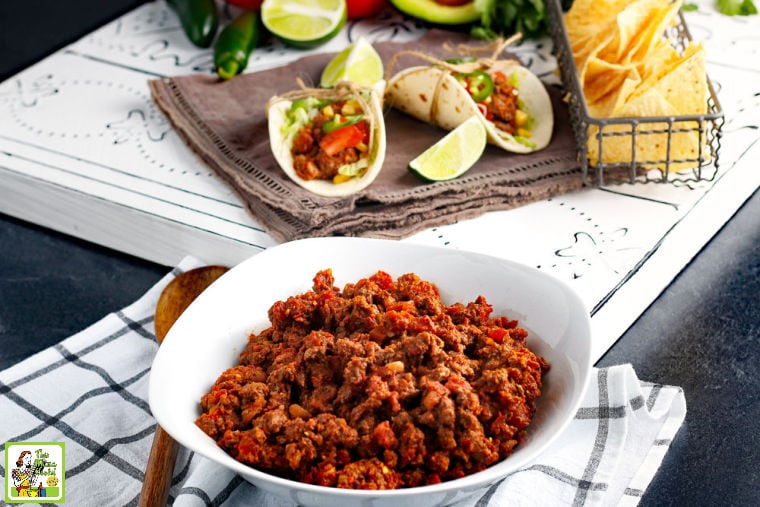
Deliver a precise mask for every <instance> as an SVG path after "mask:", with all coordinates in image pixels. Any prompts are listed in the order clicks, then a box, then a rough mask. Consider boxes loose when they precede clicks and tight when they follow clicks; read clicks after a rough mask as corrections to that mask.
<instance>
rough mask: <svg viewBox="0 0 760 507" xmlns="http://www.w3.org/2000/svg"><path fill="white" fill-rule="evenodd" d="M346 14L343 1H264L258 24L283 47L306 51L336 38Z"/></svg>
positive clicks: (343, 23)
mask: <svg viewBox="0 0 760 507" xmlns="http://www.w3.org/2000/svg"><path fill="white" fill-rule="evenodd" d="M346 12H347V9H346V1H345V0H264V3H262V4H261V21H262V23H263V24H264V26H265V27H266V29H267V30H269V32H270V33H271V34H272V35H274V36H275V37H277V38H278V39H279V40H281V41H282V42H283V44H287V45H289V46H293V47H297V48H301V49H309V48H314V47H317V46H319V45H321V44H324V43H325V42H327V41H328V40H330V39H332V38H333V37H335V36H336V35H337V34H338V32H340V29H341V28H343V25H345V24H346V15H347V14H346Z"/></svg>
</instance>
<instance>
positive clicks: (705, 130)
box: [546, 0, 724, 186]
mask: <svg viewBox="0 0 760 507" xmlns="http://www.w3.org/2000/svg"><path fill="white" fill-rule="evenodd" d="M546 3H547V9H548V13H549V21H550V27H551V36H552V40H553V43H554V53H555V56H556V57H557V66H558V67H559V71H560V75H561V78H562V83H563V85H564V88H565V90H566V93H567V95H566V101H567V104H568V108H569V113H570V121H571V123H572V128H573V132H574V134H575V139H576V142H577V144H578V152H579V159H580V160H579V162H580V164H581V170H582V174H583V183H584V184H587V185H588V184H591V185H598V186H603V185H606V184H609V183H625V182H630V183H636V182H663V183H664V182H671V183H689V182H696V181H702V180H707V181H710V180H713V179H714V178H715V176H716V174H717V172H718V152H719V150H720V140H721V129H722V127H723V122H724V120H723V112H722V110H721V107H720V104H719V102H718V98H717V96H716V94H715V90H714V89H713V86H712V84H711V83H710V80H709V78H708V79H707V89H708V97H707V98H706V100H707V113H706V114H700V115H684V116H646V117H635V118H634V117H615V118H595V117H592V116H591V115H590V114H589V108H588V104H587V102H586V98H585V96H584V94H583V88H582V87H581V82H580V78H579V76H578V72H577V69H576V66H575V61H574V59H573V53H572V50H571V46H570V40H569V38H568V35H567V30H566V27H565V22H564V16H563V14H564V13H563V10H562V5H561V3H560V0H547V2H546ZM666 36H667V37H668V38H669V39H670V41H671V42H672V44H673V46H674V47H675V49H676V51H677V52H678V53H679V54H682V53H683V50H684V49H685V48H686V46H687V45H688V44H689V42H690V41H691V35H690V34H689V31H688V29H687V27H686V22H685V20H684V18H683V13H679V15H678V17H677V23H676V24H675V25H674V26H672V27H671V28H669V29H668V31H667V33H666ZM684 139H689V140H690V141H691V142H694V139H698V148H697V150H695V153H694V155H693V156H686V157H683V156H682V158H676V157H675V156H674V152H675V151H676V150H674V149H673V147H674V144H675V143H678V142H684ZM613 143H614V145H615V147H616V148H620V147H621V146H622V149H623V151H624V152H627V151H628V147H629V146H630V157H627V156H626V157H606V156H605V151H604V150H605V147H607V148H610V147H611V146H612V145H613ZM646 143H657V146H658V149H657V150H645V149H642V147H644V146H646ZM660 144H664V146H665V148H664V150H662V149H659V145H660ZM637 147H638V149H637ZM617 151H620V150H619V149H618V150H617ZM647 151H650V152H651V151H654V152H655V153H656V154H657V155H659V156H650V157H647V153H646V152H647ZM663 153H664V156H662V154H663ZM616 158H618V159H619V160H616ZM620 160H622V161H620Z"/></svg>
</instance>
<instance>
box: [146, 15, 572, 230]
mask: <svg viewBox="0 0 760 507" xmlns="http://www.w3.org/2000/svg"><path fill="white" fill-rule="evenodd" d="M444 42H450V43H451V44H457V43H461V42H468V39H467V37H466V36H464V35H462V34H457V33H454V32H447V31H445V30H430V31H429V32H427V33H426V34H425V35H424V36H423V37H422V38H421V39H419V40H417V41H414V42H407V43H399V42H379V43H375V44H373V45H374V47H375V49H377V51H378V53H379V54H380V56H381V58H382V59H383V62H384V63H385V64H386V65H387V64H388V63H389V62H390V61H391V59H392V57H393V55H395V54H396V53H397V52H399V51H401V50H407V49H414V50H416V51H421V52H424V53H427V54H429V55H431V56H436V57H441V58H446V57H451V56H454V55H452V54H451V53H448V52H447V51H446V50H444V49H443V48H442V45H443V43H444ZM332 56H333V55H332V54H318V55H310V56H307V57H303V58H301V59H299V60H297V61H295V62H293V63H290V64H288V65H285V66H283V67H278V68H274V69H271V70H266V71H261V72H256V73H250V74H243V75H240V76H237V77H235V78H234V79H231V80H229V81H220V80H219V79H217V78H216V76H211V75H205V74H193V75H188V76H181V77H174V78H164V79H160V80H153V81H150V83H149V84H150V88H151V91H152V93H153V98H154V100H155V101H156V103H157V104H158V105H159V107H160V108H161V109H162V110H163V111H164V112H165V113H166V114H167V116H168V117H169V119H170V121H171V122H172V124H173V125H174V127H175V129H176V130H177V131H178V132H179V134H180V135H181V136H182V137H183V138H184V140H185V141H186V142H187V144H188V145H189V146H190V147H191V148H192V149H193V150H194V151H195V152H196V153H197V154H198V155H199V156H200V157H201V158H202V159H203V160H204V161H205V162H206V163H207V164H208V165H209V166H210V167H211V168H212V169H213V170H214V171H215V172H216V173H217V174H218V175H219V176H220V177H222V178H223V179H224V180H225V181H227V182H228V183H229V184H230V185H231V186H232V188H234V189H235V190H236V191H237V193H238V194H239V195H240V196H241V197H242V198H243V200H244V202H245V203H246V205H247V206H248V208H249V209H250V211H251V213H252V214H253V215H254V216H255V218H256V219H257V220H258V221H259V222H260V223H261V225H262V226H263V227H264V228H265V229H266V230H267V232H268V233H269V234H270V235H272V236H273V237H274V238H275V239H277V240H279V241H289V240H294V239H299V238H306V237H313V236H336V235H345V236H372V237H383V238H395V239H398V238H403V237H405V236H408V235H410V234H412V233H414V232H417V231H420V230H422V229H425V228H428V227H433V226H437V225H444V224H450V223H454V222H457V221H459V220H461V219H465V218H472V217H475V216H478V215H481V214H483V213H485V212H487V211H492V210H503V209H509V208H514V207H516V206H520V205H523V204H526V203H529V202H533V201H537V200H541V199H545V198H548V197H551V196H553V195H557V194H561V193H565V192H568V191H572V190H576V189H579V188H580V187H581V173H580V169H579V167H578V163H577V161H576V154H577V151H576V144H575V140H574V138H573V133H572V130H571V126H570V122H569V119H568V113H567V107H566V106H565V105H564V104H563V103H562V100H561V94H560V92H559V90H555V89H552V88H550V89H549V93H550V96H551V97H552V101H553V105H554V125H555V126H554V134H553V138H552V142H551V143H550V144H549V146H548V147H546V148H545V149H543V150H540V151H538V152H536V153H531V154H527V155H518V154H512V153H508V152H505V151H503V150H500V149H498V148H495V147H493V146H490V145H489V146H488V147H487V148H486V151H485V153H484V154H483V156H482V157H481V159H480V160H479V161H478V162H477V164H476V165H475V166H474V167H473V168H472V169H470V170H469V171H468V172H466V173H465V174H464V175H463V176H461V177H459V178H457V179H455V180H451V181H446V182H436V183H426V182H424V181H422V180H421V179H419V178H418V177H417V176H415V175H414V174H412V173H411V172H409V171H408V170H407V164H408V163H409V162H410V161H411V160H412V159H414V158H415V157H416V156H417V155H419V154H420V153H422V152H423V151H425V149H427V148H428V147H430V146H431V145H433V144H434V143H435V142H436V141H438V140H439V139H440V138H441V137H443V136H444V135H445V134H446V132H445V131H443V130H441V129H439V128H437V127H434V126H431V125H428V124H425V123H422V122H420V121H418V120H416V119H414V118H411V117H409V116H406V115H405V114H403V113H401V112H399V111H397V110H395V109H392V108H390V107H388V104H386V107H385V128H386V139H387V150H386V155H385V162H384V164H383V169H382V171H381V172H380V174H379V175H378V177H377V179H376V180H375V181H374V182H373V183H372V184H371V185H370V186H368V187H367V188H366V189H364V190H362V191H360V192H358V193H356V194H353V195H350V196H347V197H341V198H330V197H322V196H319V195H316V194H313V193H311V192H309V191H307V190H306V189H304V188H302V187H300V186H299V185H297V184H296V183H294V182H293V181H291V180H290V179H289V178H288V177H287V175H286V174H285V173H284V172H283V171H282V169H280V167H279V166H278V165H277V162H276V161H275V159H274V156H273V155H272V152H271V149H270V146H269V134H268V129H267V120H266V113H265V105H266V102H267V100H269V99H270V98H271V97H272V96H274V95H277V94H281V93H283V92H286V91H289V90H293V89H296V88H298V85H297V83H296V78H299V77H300V78H301V79H303V81H304V82H305V83H306V84H307V85H314V84H315V83H319V78H320V75H321V72H322V69H323V68H324V66H325V65H326V64H327V62H328V61H329V60H330V58H331V57H332ZM425 64H426V62H424V61H422V60H421V59H419V58H414V57H409V56H404V57H402V58H399V59H398V60H397V61H396V63H394V65H393V69H392V72H393V73H395V72H398V71H399V70H402V69H403V68H406V67H409V66H413V65H425Z"/></svg>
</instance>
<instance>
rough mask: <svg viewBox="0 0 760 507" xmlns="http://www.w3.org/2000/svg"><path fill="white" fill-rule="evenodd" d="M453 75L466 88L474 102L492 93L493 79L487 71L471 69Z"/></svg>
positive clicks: (480, 100)
mask: <svg viewBox="0 0 760 507" xmlns="http://www.w3.org/2000/svg"><path fill="white" fill-rule="evenodd" d="M455 77H456V78H457V80H458V81H459V82H460V83H461V84H462V86H464V87H465V88H466V89H467V91H468V92H469V93H470V95H471V96H472V100H474V101H475V102H482V101H484V100H486V99H487V98H488V97H490V96H491V94H492V93H493V80H492V79H491V76H489V75H488V73H487V72H484V71H482V70H473V71H472V72H468V73H467V74H457V75H456V76H455Z"/></svg>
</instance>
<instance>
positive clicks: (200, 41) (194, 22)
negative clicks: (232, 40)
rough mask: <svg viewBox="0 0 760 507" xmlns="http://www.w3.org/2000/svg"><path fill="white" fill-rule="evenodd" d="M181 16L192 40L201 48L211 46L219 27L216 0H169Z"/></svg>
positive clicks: (187, 33) (186, 32)
mask: <svg viewBox="0 0 760 507" xmlns="http://www.w3.org/2000/svg"><path fill="white" fill-rule="evenodd" d="M167 3H168V4H169V5H170V6H172V7H173V8H174V10H175V11H176V12H177V16H179V21H180V23H181V24H182V29H183V30H184V31H185V35H187V38H188V39H190V42H192V43H193V44H195V45H196V46H198V47H199V48H207V47H210V46H211V42H213V40H214V36H215V35H216V29H217V28H218V27H219V12H218V11H217V8H216V2H215V1H214V0H167Z"/></svg>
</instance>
